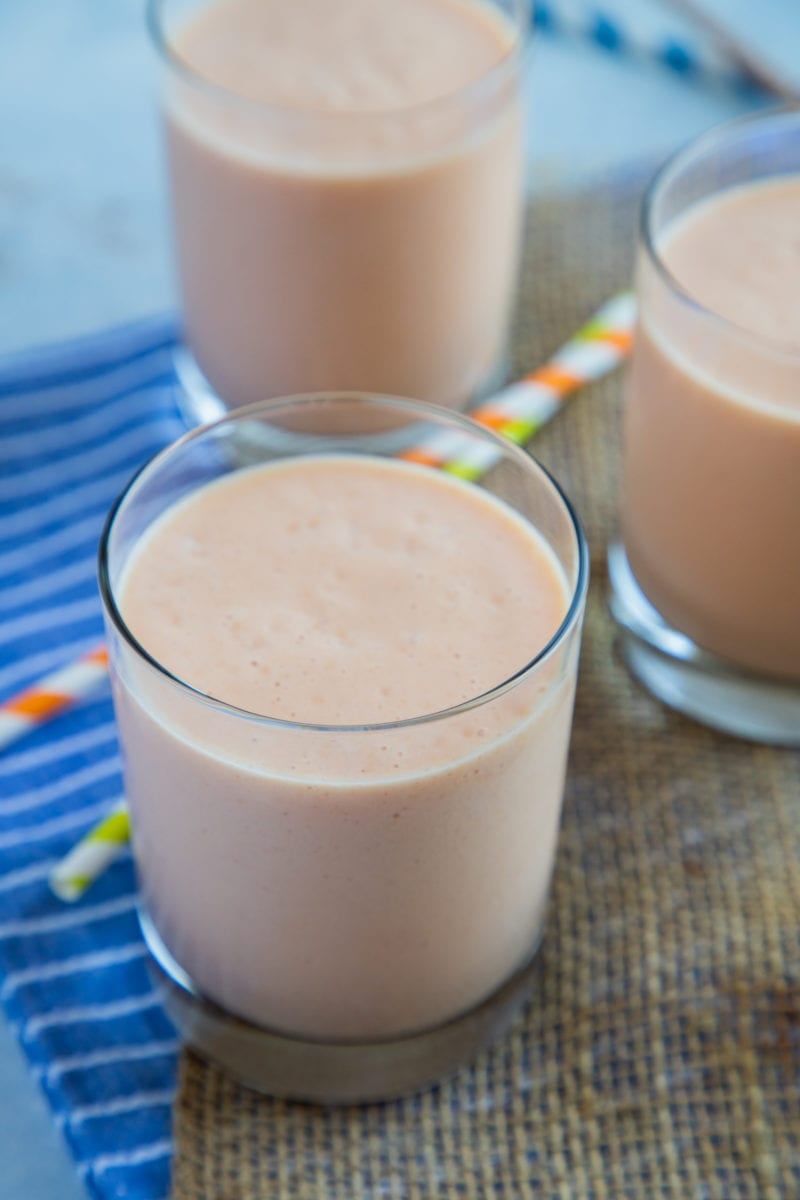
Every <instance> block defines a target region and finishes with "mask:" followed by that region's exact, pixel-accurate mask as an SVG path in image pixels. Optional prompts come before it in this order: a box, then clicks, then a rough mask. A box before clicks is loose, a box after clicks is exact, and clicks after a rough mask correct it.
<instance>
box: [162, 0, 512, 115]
mask: <svg viewBox="0 0 800 1200" xmlns="http://www.w3.org/2000/svg"><path fill="white" fill-rule="evenodd" d="M168 3H169V0H147V8H146V23H147V28H148V31H149V34H150V39H151V41H152V43H153V45H154V46H155V48H156V51H157V52H158V54H159V57H160V58H161V60H162V62H163V63H165V64H166V65H167V66H168V67H169V68H170V69H171V70H173V71H175V72H176V74H177V75H178V76H179V77H180V78H181V79H182V80H184V82H187V83H190V84H192V85H193V86H194V87H200V88H202V90H203V91H205V92H207V93H208V94H209V95H211V96H217V97H219V98H222V99H225V100H226V101H228V102H231V101H232V102H234V103H236V104H237V105H239V106H240V107H244V108H250V109H252V110H253V111H254V112H260V113H264V114H267V113H268V114H271V115H272V116H275V117H279V118H280V119H281V120H285V121H293V122H300V123H304V122H305V123H316V122H318V123H319V124H321V125H328V126H333V125H335V124H336V123H343V124H345V123H346V124H351V125H356V124H359V123H362V122H368V121H374V120H376V119H381V120H385V121H389V120H402V119H404V118H407V117H411V116H415V115H417V114H419V113H425V112H435V111H436V110H437V109H440V108H441V109H445V108H447V107H449V106H450V105H452V104H453V103H455V102H460V101H463V100H465V99H469V100H472V99H473V97H474V96H479V95H480V94H482V93H484V92H485V93H491V91H492V90H493V89H494V88H495V87H499V86H501V85H502V84H503V82H504V81H505V80H506V78H508V77H511V76H512V75H513V73H514V71H515V70H516V68H517V66H518V65H519V64H521V63H522V62H523V61H524V59H525V56H526V52H527V48H528V41H529V39H528V38H527V37H526V34H527V33H528V32H529V31H530V30H531V28H532V20H531V15H532V11H533V4H534V3H535V0H511V3H512V4H513V5H514V8H515V12H516V19H515V22H514V27H515V36H514V41H513V43H512V45H511V48H510V49H509V51H508V52H507V53H506V54H503V55H502V56H501V58H499V59H498V61H497V62H496V63H493V64H492V66H491V67H489V69H488V70H487V71H484V72H483V73H482V74H481V75H479V76H477V78H475V79H470V80H469V81H468V82H467V83H465V84H463V85H462V86H461V87H459V88H457V89H456V90H455V91H452V92H445V93H444V94H443V95H441V96H433V97H431V98H430V99H429V100H423V101H420V102H418V103H415V104H409V105H403V106H400V107H395V108H376V109H363V110H355V109H354V110H349V109H342V110H341V111H337V110H330V109H323V108H314V107H308V108H302V107H299V106H297V105H292V104H280V103H278V102H275V101H267V100H256V99H253V98H252V97H249V96H242V95H240V94H239V93H238V92H236V91H234V90H233V89H232V88H228V87H225V86H224V85H223V84H218V83H214V82H213V81H212V80H210V79H207V78H206V77H205V76H204V75H203V74H201V73H200V72H199V71H197V70H195V68H194V67H192V66H191V64H190V63H188V62H187V61H186V59H184V58H182V57H181V55H180V54H179V53H178V52H177V50H176V49H175V45H174V42H173V41H172V39H171V38H170V37H169V35H168V33H167V30H166V25H165V22H164V20H163V16H164V9H165V8H166V5H167V4H168Z"/></svg>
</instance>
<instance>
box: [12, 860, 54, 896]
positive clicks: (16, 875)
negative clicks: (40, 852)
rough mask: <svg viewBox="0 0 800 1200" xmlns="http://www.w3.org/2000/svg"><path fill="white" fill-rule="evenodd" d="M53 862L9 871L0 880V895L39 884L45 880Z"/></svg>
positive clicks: (48, 861) (39, 863)
mask: <svg viewBox="0 0 800 1200" xmlns="http://www.w3.org/2000/svg"><path fill="white" fill-rule="evenodd" d="M55 861H56V860H55V859H53V858H51V859H48V860H47V861H46V862H37V863H31V864H30V866H27V867H19V868H18V869H17V870H16V871H9V872H8V874H7V875H4V876H3V877H2V879H0V893H7V892H16V891H17V890H18V889H19V888H23V887H29V886H30V885H31V884H32V883H39V882H40V881H41V880H42V879H47V877H48V875H49V874H50V872H51V871H52V869H53V867H54V865H55Z"/></svg>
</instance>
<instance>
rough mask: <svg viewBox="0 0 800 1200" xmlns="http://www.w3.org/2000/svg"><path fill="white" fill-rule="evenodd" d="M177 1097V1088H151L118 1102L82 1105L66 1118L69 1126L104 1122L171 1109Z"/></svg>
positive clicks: (101, 1101)
mask: <svg viewBox="0 0 800 1200" xmlns="http://www.w3.org/2000/svg"><path fill="white" fill-rule="evenodd" d="M175 1096H176V1089H175V1088H149V1089H142V1090H141V1091H138V1092H132V1093H131V1094H130V1095H127V1096H120V1097H119V1098H118V1099H116V1100H99V1101H98V1102H97V1103H96V1104H82V1105H81V1106H80V1107H79V1108H74V1109H73V1110H72V1112H71V1113H70V1114H69V1115H68V1116H67V1117H66V1119H65V1123H66V1124H68V1125H80V1124H83V1122H85V1121H97V1120H103V1119H105V1118H107V1117H116V1116H121V1115H122V1114H123V1113H131V1112H137V1111H138V1110H139V1109H144V1108H166V1107H169V1106H170V1105H171V1104H172V1102H173V1100H174V1099H175Z"/></svg>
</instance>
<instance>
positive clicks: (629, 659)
mask: <svg viewBox="0 0 800 1200" xmlns="http://www.w3.org/2000/svg"><path fill="white" fill-rule="evenodd" d="M608 573H609V580H610V583H611V596H610V608H611V615H612V616H613V618H614V620H615V621H616V623H617V625H618V626H619V627H620V630H621V634H622V652H623V655H624V658H625V661H626V663H627V665H628V667H629V668H630V670H631V672H632V673H633V675H634V676H635V677H636V678H637V679H638V680H639V681H640V683H642V684H643V685H644V686H645V687H646V688H647V690H648V691H649V692H651V693H652V694H653V695H654V696H656V697H657V698H658V699H659V700H661V701H663V703H664V704H667V705H668V706H669V707H670V708H674V709H677V710H678V712H682V713H685V714H686V716H688V717H693V718H694V720H696V721H700V722H701V723H702V724H704V725H709V726H711V727H712V728H713V729H720V730H722V731H723V732H724V733H731V734H734V735H735V736H736V737H741V738H747V739H749V740H751V741H755V742H764V743H767V744H771V745H777V746H800V684H798V685H793V684H791V683H784V682H782V681H780V680H776V679H769V678H764V677H761V676H758V675H754V674H751V673H749V672H747V671H745V670H743V669H742V668H740V667H737V666H736V665H735V664H734V663H730V662H727V661H726V660H723V659H721V658H717V657H716V656H715V655H713V654H710V653H708V651H706V650H703V649H701V648H700V647H699V646H697V645H695V643H694V642H693V641H692V640H691V638H689V637H687V636H686V634H683V633H680V632H679V631H678V630H676V629H673V628H672V626H670V625H668V624H667V622H666V621H665V620H664V619H663V617H662V616H661V615H660V613H659V612H657V610H656V609H655V608H654V607H653V605H652V604H651V603H650V601H649V600H648V599H647V597H646V596H645V595H644V593H643V592H642V590H641V588H640V587H639V585H638V583H637V582H636V578H635V576H634V574H633V572H632V570H631V566H630V563H629V562H628V558H627V555H626V553H625V548H624V546H623V545H622V543H621V542H613V543H612V544H611V546H610V547H609V551H608Z"/></svg>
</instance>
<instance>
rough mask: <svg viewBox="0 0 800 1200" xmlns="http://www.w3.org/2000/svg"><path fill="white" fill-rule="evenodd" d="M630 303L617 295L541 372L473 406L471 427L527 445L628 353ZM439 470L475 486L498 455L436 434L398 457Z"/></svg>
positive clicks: (465, 438) (461, 438)
mask: <svg viewBox="0 0 800 1200" xmlns="http://www.w3.org/2000/svg"><path fill="white" fill-rule="evenodd" d="M635 317H636V300H635V298H634V296H633V293H632V292H620V293H619V295H617V296H614V298H613V299H611V300H609V301H608V302H607V303H606V304H604V305H603V307H602V308H601V309H599V310H598V311H597V312H596V313H595V315H594V316H593V317H592V318H591V319H590V320H589V321H587V323H586V324H585V325H584V326H583V327H582V328H581V329H579V330H578V332H577V333H576V334H575V336H574V337H572V338H570V340H569V341H568V342H567V343H566V345H564V346H562V348H561V349H560V350H559V351H558V352H557V353H556V354H555V355H554V356H553V357H552V358H551V359H549V360H548V361H547V362H546V363H545V364H544V366H542V367H539V368H537V370H535V371H531V373H530V374H529V375H526V376H525V377H524V378H523V379H521V380H520V381H519V382H518V383H513V384H511V386H510V387H507V388H505V389H504V390H503V391H501V392H498V394H497V395H496V396H494V397H492V399H491V400H487V401H486V402H485V403H484V404H481V405H479V406H478V407H477V408H475V409H473V411H472V412H471V413H470V416H471V417H472V419H473V421H476V422H477V423H478V424H479V425H484V426H485V427H486V428H488V429H493V430H494V431H495V432H496V433H500V434H502V435H503V437H504V438H507V439H508V441H510V442H514V443H515V445H517V446H523V445H525V443H526V442H529V441H530V440H531V438H533V437H534V436H535V435H536V434H537V433H538V431H539V430H540V429H541V428H542V426H543V425H546V424H547V422H548V421H550V420H551V419H552V418H553V417H554V416H555V414H556V413H557V412H558V410H559V409H560V408H561V406H562V405H563V403H564V401H565V400H566V399H567V398H568V397H569V396H571V395H572V394H573V393H574V392H576V391H577V390H578V389H579V388H581V387H583V386H584V384H587V383H591V382H592V381H593V380H595V379H600V378H601V377H602V376H603V375H607V374H608V372H609V371H612V370H613V369H614V368H615V367H616V366H618V365H619V364H620V363H621V362H622V360H623V359H624V358H625V357H626V356H627V355H628V353H629V352H630V348H631V344H632V340H633V324H634V320H635ZM400 457H401V458H405V459H406V460H407V461H409V462H416V463H422V464H424V465H425V466H429V467H439V468H440V469H441V470H443V471H448V472H449V473H450V474H451V475H458V476H460V477H461V478H462V479H469V480H476V479H479V478H480V477H481V475H483V474H484V472H486V471H488V470H489V469H490V467H492V466H494V464H495V463H496V462H497V461H498V460H499V458H500V457H501V451H500V450H499V449H498V448H497V447H496V446H493V445H491V444H489V443H488V442H484V441H480V440H479V439H478V438H476V437H474V436H471V435H470V434H469V433H453V432H452V431H451V430H442V432H441V433H439V434H434V435H433V436H432V437H431V438H429V439H427V440H426V441H424V442H423V443H422V444H421V445H419V446H416V447H414V449H412V450H406V451H405V452H404V453H403V454H402V455H401V456H400Z"/></svg>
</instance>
